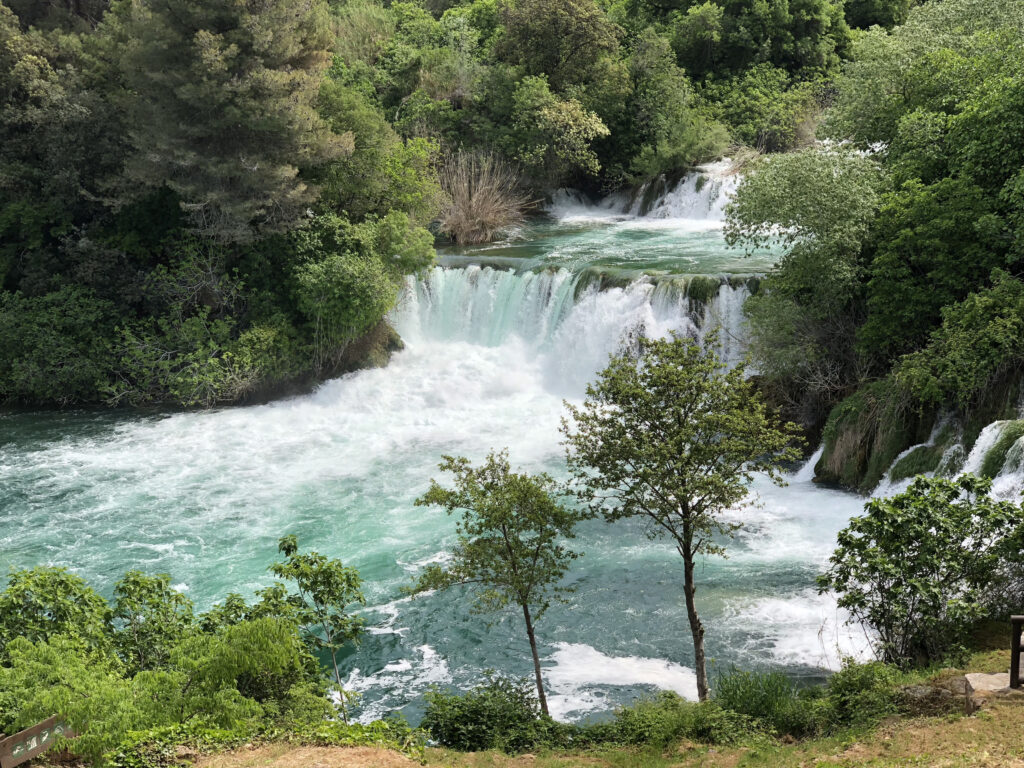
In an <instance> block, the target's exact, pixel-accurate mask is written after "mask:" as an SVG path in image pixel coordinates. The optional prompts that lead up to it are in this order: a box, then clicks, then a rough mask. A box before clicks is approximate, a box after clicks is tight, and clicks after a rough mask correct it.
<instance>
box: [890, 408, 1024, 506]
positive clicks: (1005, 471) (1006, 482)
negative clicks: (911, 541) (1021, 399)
mask: <svg viewBox="0 0 1024 768" xmlns="http://www.w3.org/2000/svg"><path fill="white" fill-rule="evenodd" d="M929 450H930V451H931V458H932V464H931V465H932V466H934V467H935V468H934V470H933V471H928V472H924V475H925V476H928V477H931V476H935V475H938V476H941V477H953V476H957V475H960V474H973V475H979V476H980V475H984V476H988V477H991V478H992V494H993V495H994V496H995V497H997V498H1000V499H1013V500H1021V499H1024V423H1022V422H1020V421H1014V420H1003V421H994V422H992V423H991V424H989V425H988V426H986V427H985V428H984V429H982V430H981V433H980V434H979V435H978V437H977V439H976V440H975V441H974V445H973V446H971V449H970V451H967V450H966V449H965V447H964V443H963V436H962V429H961V427H960V426H959V425H958V424H957V422H956V421H955V420H953V419H951V418H950V417H948V416H945V417H942V418H940V419H939V420H938V421H937V422H936V424H935V427H934V429H933V430H932V433H931V436H930V437H929V438H928V441H927V442H924V443H920V444H918V445H912V446H910V447H909V448H907V449H906V450H905V451H903V452H901V453H900V454H899V455H898V456H897V457H896V458H895V460H894V461H893V464H892V467H890V469H889V471H888V472H887V473H886V476H885V477H884V478H883V479H882V482H880V483H879V484H878V487H877V488H876V489H875V490H874V492H873V493H872V496H874V497H876V498H881V497H886V496H893V495H895V494H898V493H902V492H903V491H905V490H906V489H907V488H908V487H909V486H910V483H911V482H912V481H913V478H912V477H906V478H897V479H893V474H894V469H895V468H897V466H898V465H899V464H900V463H901V462H902V461H903V460H904V459H906V458H908V457H910V456H911V454H914V453H916V452H918V451H929Z"/></svg>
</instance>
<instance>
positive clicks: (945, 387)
mask: <svg viewBox="0 0 1024 768" xmlns="http://www.w3.org/2000/svg"><path fill="white" fill-rule="evenodd" d="M992 282H993V284H992V287H991V288H986V289H982V290H979V291H977V292H976V293H973V294H971V295H970V296H968V297H967V298H966V299H964V301H962V302H960V303H959V304H953V305H951V306H949V307H946V308H945V309H944V310H943V312H942V318H943V319H942V325H941V326H940V327H939V328H937V329H936V330H935V331H934V332H933V333H932V337H931V340H930V341H929V343H928V345H927V346H925V347H924V348H923V349H921V350H919V351H918V352H915V353H913V354H910V355H907V356H905V357H903V358H902V359H901V360H900V361H899V363H898V364H897V365H896V368H895V377H896V378H897V380H898V381H900V382H901V384H902V385H903V386H905V387H907V389H908V390H909V391H910V392H912V393H913V395H914V397H915V398H916V399H917V400H918V401H920V402H921V403H924V404H926V405H933V406H935V405H951V406H959V407H961V408H969V407H971V406H973V405H975V404H977V403H978V402H979V400H980V399H982V398H983V397H984V396H985V395H986V394H987V393H988V392H990V391H991V390H993V389H994V388H995V385H996V383H997V382H998V381H999V379H1000V378H1002V377H1004V376H1005V375H1006V374H1007V373H1008V372H1012V371H1014V370H1016V369H1017V367H1018V366H1019V362H1020V361H1021V360H1022V359H1024V346H1022V342H1021V340H1022V338H1024V283H1021V281H1020V280H1018V279H1016V278H1014V277H1011V276H1010V275H1008V274H1007V273H1005V272H1002V271H996V272H994V273H993V281H992Z"/></svg>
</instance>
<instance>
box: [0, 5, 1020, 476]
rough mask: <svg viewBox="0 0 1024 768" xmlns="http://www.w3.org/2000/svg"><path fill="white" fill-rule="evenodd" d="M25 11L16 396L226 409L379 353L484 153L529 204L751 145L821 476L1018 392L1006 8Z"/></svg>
mask: <svg viewBox="0 0 1024 768" xmlns="http://www.w3.org/2000/svg"><path fill="white" fill-rule="evenodd" d="M0 35H2V39H0V42H2V45H0V71H2V74H0V94H2V95H0V99H2V116H0V280H2V293H0V400H2V401H3V402H5V403H7V404H25V405H70V404H90V403H95V404H106V405H142V404H150V403H153V404H166V405H179V406H210V405H215V404H220V403H233V402H244V401H252V400H254V399H261V398H267V397H272V396H275V395H278V394H281V393H284V392H287V391H290V390H292V389H294V388H296V387H301V386H303V385H307V384H309V383H312V382H315V381H318V380H321V379H323V378H325V377H327V376H330V375H333V374H336V373H337V372H340V371H344V370H348V369H351V368H353V367H357V366H362V365H367V364H380V363H381V362H383V361H384V360H386V359H387V355H388V352H389V350H390V349H392V348H395V347H396V346H397V345H399V344H400V341H399V340H398V339H397V338H396V336H395V334H394V333H393V332H392V331H391V330H390V329H389V328H388V327H387V325H386V323H385V322H384V321H383V319H382V318H384V316H385V315H386V313H387V312H388V310H389V309H390V308H391V307H392V306H393V305H394V303H395V302H396V300H397V297H398V295H399V293H400V291H401V288H402V285H403V281H404V276H405V275H408V274H415V273H416V272H417V271H420V270H422V269H423V268H425V267H426V266H428V265H430V264H431V263H432V260H433V256H434V252H433V245H434V242H435V239H436V237H438V236H441V237H444V236H447V235H453V234H454V235H456V236H457V235H458V233H457V232H456V230H457V226H452V225H450V221H451V220H452V219H453V218H457V217H458V216H459V215H462V216H467V215H468V216H472V215H473V213H472V211H470V212H469V213H468V214H467V212H466V207H467V206H469V205H470V204H471V203H472V198H473V197H474V194H473V189H474V187H473V184H474V183H476V182H479V179H478V178H477V177H479V176H480V175H481V173H483V175H486V174H487V173H488V172H489V173H491V175H492V176H497V177H499V179H500V183H501V184H503V185H504V186H505V187H507V188H509V189H504V190H503V191H504V192H505V193H506V203H508V204H509V207H510V208H511V209H513V210H511V211H509V212H508V216H509V217H512V218H514V217H515V216H516V215H521V214H522V213H523V207H524V206H526V205H528V203H529V201H532V200H541V199H543V197H544V196H545V195H546V194H550V192H552V191H553V190H555V189H557V188H560V187H566V186H568V187H575V188H578V189H582V190H585V191H587V192H588V193H591V194H595V195H596V194H602V193H607V192H610V191H613V190H619V189H629V188H635V187H636V186H637V185H639V184H640V183H641V182H644V181H648V180H651V179H656V178H658V177H664V178H672V177H678V175H680V174H682V173H685V172H686V171H687V170H688V169H691V168H692V167H694V165H695V164H697V163H700V162H703V161H707V160H711V159H714V158H717V157H721V156H723V155H726V154H728V155H730V156H732V157H734V158H740V159H742V160H743V161H744V162H742V163H741V168H742V172H743V174H744V182H743V183H742V185H741V187H740V190H739V192H738V193H737V195H736V198H735V200H734V202H733V204H732V206H731V208H730V214H729V222H728V225H727V230H726V232H727V236H728V238H729V240H730V242H731V243H732V244H734V245H736V246H738V247H746V248H748V249H754V248H759V247H762V246H764V245H770V244H774V245H775V246H776V247H778V248H780V252H781V253H782V254H783V255H782V258H781V260H780V262H779V264H778V266H777V267H776V268H775V269H774V270H773V272H772V273H771V274H770V275H769V276H768V277H767V280H766V281H764V282H763V284H762V290H761V291H760V292H759V294H758V295H757V296H755V297H754V298H752V299H751V300H750V301H749V302H748V305H747V308H746V311H747V315H748V319H749V326H750V333H749V336H750V339H749V346H750V352H751V355H752V357H753V358H754V361H755V363H756V365H757V368H758V370H759V371H760V372H761V375H760V377H759V381H760V383H761V386H762V387H763V389H764V391H765V392H766V393H767V394H768V395H769V397H770V399H771V400H772V401H773V402H775V403H776V404H777V405H779V406H781V407H782V408H783V411H784V413H785V415H786V416H788V417H790V418H792V419H794V420H795V421H798V422H799V423H801V424H802V425H803V426H804V427H805V428H806V429H807V430H808V432H809V434H810V435H811V436H812V438H814V439H812V441H811V442H812V443H813V442H816V439H817V437H818V436H819V435H820V434H821V433H822V430H824V437H825V442H826V454H825V456H824V458H823V460H822V462H821V463H820V464H819V475H820V476H822V477H824V478H827V479H830V480H835V481H838V482H840V483H843V484H845V485H848V486H851V487H859V488H865V489H866V488H870V487H873V485H874V484H875V483H876V482H877V481H878V479H879V478H880V477H881V476H882V474H883V473H884V472H885V470H886V469H887V468H888V467H889V465H890V464H891V463H892V460H893V459H894V458H895V457H896V456H897V455H898V454H899V453H900V452H901V451H902V450H904V449H905V448H907V447H908V446H910V445H913V444H915V443H918V442H922V441H923V440H924V439H925V438H926V437H927V436H928V433H929V431H930V430H931V428H932V425H933V424H934V423H935V419H936V417H937V416H938V415H940V414H945V413H949V412H956V413H958V414H959V416H960V418H959V421H958V422H957V424H956V426H955V427H954V428H951V429H950V430H949V431H948V435H946V436H945V437H944V438H943V440H939V441H937V442H935V445H934V446H932V449H931V450H927V451H925V450H922V451H921V452H918V454H917V455H915V456H914V457H913V458H912V460H911V461H910V463H909V464H908V468H907V470H908V473H909V474H915V473H916V472H920V471H927V470H933V469H936V466H937V463H938V462H939V460H940V458H941V456H942V455H943V452H944V449H945V448H946V447H948V445H950V444H952V443H953V442H955V441H956V440H961V439H963V442H964V443H965V444H966V446H967V447H968V448H969V445H970V442H971V441H972V440H973V438H974V437H975V436H976V435H977V433H978V432H979V431H980V429H981V427H982V426H983V425H984V424H986V423H988V422H989V421H991V420H993V419H994V418H999V417H1004V416H1007V415H1010V412H1011V411H1012V410H1013V406H1014V404H1015V403H1016V399H1017V396H1018V389H1019V387H1018V382H1019V378H1020V377H1019V369H1020V364H1021V361H1022V360H1024V342H1022V341H1021V339H1022V338H1024V334H1022V333H1021V330H1022V324H1024V311H1022V301H1024V284H1022V283H1021V281H1020V280H1019V279H1018V278H1017V276H1016V275H1017V273H1018V272H1019V270H1020V266H1021V259H1022V257H1024V251H1022V246H1021V242H1022V240H1021V237H1022V231H1024V230H1022V227H1024V215H1022V213H1021V211H1022V208H1024V176H1022V171H1021V168H1022V165H1024V134H1022V132H1021V125H1024V121H1022V119H1021V118H1022V115H1024V101H1022V97H1024V80H1022V77H1024V74H1022V61H1024V55H1022V53H1024V51H1022V47H1024V42H1022V40H1024V9H1022V8H1021V6H1020V4H1019V3H1016V2H1012V0H943V1H941V2H939V1H938V0H935V1H934V2H927V3H924V4H912V3H910V2H909V0H897V1H896V2H888V1H886V0H856V1H854V0H851V1H850V2H847V3H845V4H843V3H841V2H833V0H762V1H761V2H756V3H749V2H740V1H739V0H720V1H719V2H714V1H712V0H709V1H708V2H704V3H700V4H697V3H692V2H687V0H615V1H614V2H613V1H612V0H553V1H548V0H515V1H514V2H513V1H512V0H473V2H449V0H423V1H422V2H395V3H382V2H376V1H375V0H345V1H342V0H332V2H330V3H327V2H324V1H317V0H304V2H299V3H295V2H286V1H285V0H261V1H260V2H255V1H254V2H244V3H227V2H214V3H210V2H199V1H198V0H170V2H162V3H151V2H146V1H145V0H135V1H134V2H129V1H128V0H115V2H112V3H109V4H108V3H106V2H104V0H75V1H74V2H72V1H71V0H68V1H67V2H63V1H59V0H51V1H50V2H48V3H35V2H23V1H20V0H18V1H16V0H10V2H9V5H8V6H0ZM481 169H483V171H482V170H481ZM460 185H461V187H460ZM513 186H514V187H516V189H515V191H514V193H513V191H512V190H511V189H510V188H511V187H513ZM509 195H511V198H510V199H509V198H508V196H509ZM477 197H478V198H480V197H482V195H477ZM460 209H461V210H460ZM491 229H493V228H487V227H486V226H485V227H483V231H484V234H483V236H481V237H478V238H477V239H484V238H485V237H486V236H487V235H488V234H489V233H490V232H491ZM911 465H912V466H911ZM911 470H912V471H911Z"/></svg>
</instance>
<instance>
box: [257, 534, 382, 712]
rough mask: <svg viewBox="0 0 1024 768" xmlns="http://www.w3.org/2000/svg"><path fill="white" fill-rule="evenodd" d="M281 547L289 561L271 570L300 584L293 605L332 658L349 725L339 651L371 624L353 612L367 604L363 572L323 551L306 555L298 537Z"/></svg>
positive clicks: (309, 637) (313, 641)
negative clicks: (323, 553)
mask: <svg viewBox="0 0 1024 768" xmlns="http://www.w3.org/2000/svg"><path fill="white" fill-rule="evenodd" d="M277 549H278V551H279V552H280V553H281V554H282V555H284V558H285V559H284V562H280V563H274V564H273V565H271V566H270V572H271V573H273V574H274V575H275V576H277V577H278V578H281V579H284V580H286V581H289V582H292V583H294V584H295V587H296V589H297V590H298V594H295V595H291V596H290V598H289V600H288V602H289V603H290V604H291V605H292V606H293V607H294V609H295V618H296V620H297V622H298V624H299V626H300V627H301V628H302V630H303V633H304V635H305V639H306V642H307V643H308V644H309V645H310V646H311V647H312V648H314V649H315V650H318V651H319V650H323V651H326V652H327V653H328V654H330V657H331V666H332V668H333V671H334V681H335V683H336V684H337V686H338V694H339V696H340V706H341V713H342V717H343V718H344V719H345V722H348V708H347V706H346V696H347V692H346V691H345V690H344V688H343V687H342V686H343V682H342V679H341V671H340V670H339V668H338V653H339V652H340V651H341V649H342V648H344V647H345V646H346V645H349V644H350V643H358V642H359V639H360V638H361V637H362V634H363V628H364V626H365V624H366V622H365V620H364V619H363V618H362V617H360V616H356V615H354V614H353V613H351V612H350V611H351V609H352V606H354V605H364V604H365V603H366V598H365V597H363V592H362V583H363V582H362V579H361V578H360V577H359V571H357V570H356V569H355V568H352V567H350V566H346V565H343V564H342V562H341V561H340V560H337V559H329V558H327V557H325V556H324V555H321V554H320V553H318V552H308V553H305V554H303V553H300V552H299V544H298V541H297V540H296V538H295V536H285V537H283V538H282V539H281V540H280V542H279V543H278V547H277Z"/></svg>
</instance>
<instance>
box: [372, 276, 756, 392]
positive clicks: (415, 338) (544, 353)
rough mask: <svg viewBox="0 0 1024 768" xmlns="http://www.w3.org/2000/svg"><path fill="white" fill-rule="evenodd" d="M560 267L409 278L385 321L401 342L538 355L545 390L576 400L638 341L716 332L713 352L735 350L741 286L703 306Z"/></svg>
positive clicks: (724, 284) (672, 291) (642, 285)
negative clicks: (510, 348)
mask: <svg viewBox="0 0 1024 768" xmlns="http://www.w3.org/2000/svg"><path fill="white" fill-rule="evenodd" d="M587 277H588V276H587V275H586V274H575V275H574V274H572V273H570V272H568V271H567V270H564V269H557V270H553V269H547V270H542V271H537V272H516V271H514V270H511V269H495V268H492V267H481V266H478V265H473V266H469V267H466V268H462V269H451V268H448V269H446V268H442V267H436V268H434V269H433V270H431V271H430V272H428V273H427V275H426V276H425V277H423V278H422V279H420V280H410V281H409V282H408V283H407V285H406V293H405V295H404V297H403V299H402V301H401V303H400V305H399V307H398V309H397V310H396V311H395V313H394V314H393V316H392V321H393V323H394V325H395V328H396V329H397V330H398V332H399V334H400V335H401V336H402V338H403V339H405V340H406V341H407V342H408V343H411V344H416V343H419V342H423V341H438V340H442V339H444V340H454V341H461V342H467V343H471V344H476V345H483V346H488V347H496V346H499V345H502V344H505V343H508V342H509V341H510V340H513V339H514V340H515V341H516V343H519V344H522V345H525V346H526V347H528V348H529V349H530V350H531V351H532V354H534V355H536V356H537V357H539V359H540V360H541V364H542V366H543V369H544V378H545V382H546V384H547V386H549V387H551V388H553V389H555V390H557V391H560V392H564V393H571V392H579V391H581V390H582V388H583V387H584V386H585V384H586V383H587V382H588V381H589V380H591V379H592V378H593V376H594V374H595V373H597V371H599V370H601V369H602V368H603V367H604V365H605V364H606V363H607V361H608V356H609V355H611V354H613V353H615V352H617V351H619V349H621V348H622V346H623V345H625V344H629V343H630V341H631V340H635V339H636V338H637V337H639V336H648V337H654V338H660V337H663V336H666V335H668V334H669V333H672V332H675V333H680V334H692V335H697V334H699V333H700V332H701V330H702V329H708V328H715V329H717V330H718V335H719V347H720V350H721V351H720V354H721V355H722V357H723V358H724V359H725V360H726V361H727V362H734V361H736V360H738V359H739V357H740V355H741V354H742V348H743V315H742V307H743V301H744V300H745V299H746V297H747V296H748V295H749V290H748V288H747V287H746V285H745V284H744V283H743V282H739V283H738V284H735V285H733V284H731V283H730V282H729V281H728V280H726V279H723V280H722V281H721V284H720V286H719V288H718V291H717V293H716V294H715V295H713V296H712V297H711V298H710V300H708V301H697V300H693V299H691V298H690V296H689V295H688V293H687V287H688V284H687V283H686V281H671V280H665V281H656V280H652V279H650V278H647V277H640V278H636V279H634V280H632V281H630V282H628V283H626V284H625V285H624V286H622V287H607V288H603V289H602V288H601V287H600V285H599V284H598V283H596V282H590V283H588V282H587Z"/></svg>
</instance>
